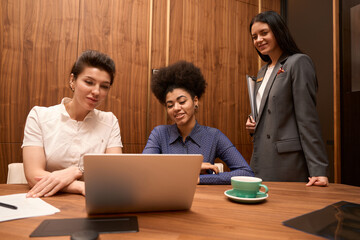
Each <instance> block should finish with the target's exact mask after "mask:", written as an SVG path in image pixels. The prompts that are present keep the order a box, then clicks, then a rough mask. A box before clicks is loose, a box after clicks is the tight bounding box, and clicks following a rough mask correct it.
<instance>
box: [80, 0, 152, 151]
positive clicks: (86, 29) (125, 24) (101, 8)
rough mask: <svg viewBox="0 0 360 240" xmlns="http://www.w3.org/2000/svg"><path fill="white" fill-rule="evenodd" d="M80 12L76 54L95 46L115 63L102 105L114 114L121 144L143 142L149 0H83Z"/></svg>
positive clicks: (144, 138) (144, 140) (144, 131)
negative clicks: (114, 73)
mask: <svg viewBox="0 0 360 240" xmlns="http://www.w3.org/2000/svg"><path fill="white" fill-rule="evenodd" d="M80 13H81V17H80V34H79V54H80V53H81V52H82V51H83V50H86V49H96V50H99V51H102V52H104V53H107V54H109V56H111V57H112V58H113V60H114V61H115V64H116V69H117V70H116V71H117V73H116V79H115V81H114V84H113V86H112V88H111V91H110V93H109V96H108V98H107V100H106V102H105V104H104V106H102V107H101V109H102V110H106V111H112V112H113V113H114V114H115V115H116V116H117V118H118V120H119V124H120V130H121V137H122V141H123V144H124V146H126V145H132V144H135V145H137V144H144V146H145V143H146V139H147V138H146V137H145V136H146V135H147V133H146V105H147V75H148V74H147V73H148V72H147V70H148V27H149V26H148V21H149V4H148V1H147V0H136V1H133V0H126V1H125V0H124V1H102V0H92V1H85V0H82V1H81V7H80ZM126 149H127V148H125V149H124V152H126ZM129 149H133V148H132V147H130V148H129ZM141 150H142V149H141ZM140 152H141V151H140Z"/></svg>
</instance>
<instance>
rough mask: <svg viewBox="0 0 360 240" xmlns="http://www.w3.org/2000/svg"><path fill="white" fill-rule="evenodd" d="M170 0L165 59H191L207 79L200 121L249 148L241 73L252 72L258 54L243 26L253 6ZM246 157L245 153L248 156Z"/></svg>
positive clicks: (253, 11)
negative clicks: (166, 54) (169, 25)
mask: <svg viewBox="0 0 360 240" xmlns="http://www.w3.org/2000/svg"><path fill="white" fill-rule="evenodd" d="M171 4H172V5H171V19H170V22H171V27H170V31H171V32H170V62H176V61H178V60H180V59H185V60H187V61H191V62H193V63H194V64H195V65H197V66H198V67H200V68H201V70H202V73H203V74H204V77H205V79H206V80H207V83H208V86H207V89H206V93H205V95H204V96H203V98H202V99H201V102H200V110H199V113H198V116H197V119H198V121H199V123H200V124H203V125H208V126H211V127H215V128H218V129H220V130H221V131H222V132H223V133H224V134H225V135H227V136H228V138H229V139H230V140H231V141H232V142H233V143H234V144H235V145H238V146H242V145H244V146H249V147H250V148H252V146H251V141H250V138H249V137H248V134H247V132H246V130H245V122H246V118H247V115H248V114H249V112H250V107H249V100H248V94H247V87H246V81H245V75H246V74H252V75H254V74H256V72H257V54H256V51H255V50H254V49H253V45H252V42H251V38H250V34H249V31H248V29H249V23H250V20H251V18H252V17H253V16H255V15H256V14H257V12H258V8H257V6H255V5H250V4H246V3H244V2H241V1H235V0H233V1H190V0H184V1H172V2H171ZM245 152H246V153H249V152H250V151H245ZM243 153H244V152H243ZM250 156H251V153H250V154H246V156H244V157H245V158H246V159H247V160H249V159H250Z"/></svg>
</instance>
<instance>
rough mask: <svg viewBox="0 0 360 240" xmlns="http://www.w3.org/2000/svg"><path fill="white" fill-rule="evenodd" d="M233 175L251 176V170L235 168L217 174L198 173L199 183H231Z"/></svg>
mask: <svg viewBox="0 0 360 240" xmlns="http://www.w3.org/2000/svg"><path fill="white" fill-rule="evenodd" d="M233 176H251V177H253V176H254V174H253V172H252V171H251V170H250V171H249V170H248V169H237V170H234V171H231V172H222V173H219V174H203V175H200V183H199V184H207V185H213V184H218V185H222V184H231V177H233Z"/></svg>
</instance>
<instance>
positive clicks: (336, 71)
mask: <svg viewBox="0 0 360 240" xmlns="http://www.w3.org/2000/svg"><path fill="white" fill-rule="evenodd" d="M332 3H333V6H332V7H333V76H334V80H333V81H334V85H333V86H334V182H335V183H341V134H340V129H341V125H340V42H339V38H340V37H339V36H340V31H339V7H340V6H339V0H333V1H332Z"/></svg>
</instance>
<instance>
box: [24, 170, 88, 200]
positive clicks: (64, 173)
mask: <svg viewBox="0 0 360 240" xmlns="http://www.w3.org/2000/svg"><path fill="white" fill-rule="evenodd" d="M81 176H82V173H81V171H80V170H79V169H78V168H77V167H69V168H65V169H63V170H58V171H53V172H51V173H48V174H46V175H44V176H39V177H35V180H36V181H37V183H36V184H35V185H34V186H33V187H32V188H31V190H30V191H29V192H28V193H27V195H26V197H34V198H35V197H50V196H52V195H54V194H55V193H57V192H58V191H61V190H65V191H66V192H73V193H80V194H82V195H85V185H84V182H82V181H76V180H77V179H79V178H81Z"/></svg>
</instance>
